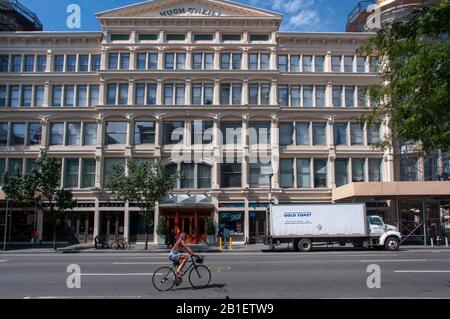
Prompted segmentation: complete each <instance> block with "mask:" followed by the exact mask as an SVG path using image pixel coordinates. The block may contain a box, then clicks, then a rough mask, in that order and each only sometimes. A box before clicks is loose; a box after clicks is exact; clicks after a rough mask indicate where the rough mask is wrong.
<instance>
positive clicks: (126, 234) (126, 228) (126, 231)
mask: <svg viewBox="0 0 450 319" xmlns="http://www.w3.org/2000/svg"><path fill="white" fill-rule="evenodd" d="M123 238H128V239H129V238H130V203H129V202H128V201H127V202H125V210H124V213H123Z"/></svg>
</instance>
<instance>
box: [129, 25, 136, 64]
mask: <svg viewBox="0 0 450 319" xmlns="http://www.w3.org/2000/svg"><path fill="white" fill-rule="evenodd" d="M133 33H134V34H135V35H136V31H133V32H132V35H133ZM132 41H133V42H135V40H132ZM130 70H136V48H135V47H133V48H131V50H130Z"/></svg>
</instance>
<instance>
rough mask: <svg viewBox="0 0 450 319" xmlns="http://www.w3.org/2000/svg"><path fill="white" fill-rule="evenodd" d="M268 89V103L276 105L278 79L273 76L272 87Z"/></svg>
mask: <svg viewBox="0 0 450 319" xmlns="http://www.w3.org/2000/svg"><path fill="white" fill-rule="evenodd" d="M270 91H271V92H270V96H271V98H270V105H278V81H277V79H275V78H273V79H272V87H271V89H270Z"/></svg>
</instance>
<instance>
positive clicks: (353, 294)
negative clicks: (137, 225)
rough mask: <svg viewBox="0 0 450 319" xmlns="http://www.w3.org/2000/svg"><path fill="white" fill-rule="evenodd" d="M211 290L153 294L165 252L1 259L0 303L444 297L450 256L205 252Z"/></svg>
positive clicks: (449, 283)
mask: <svg viewBox="0 0 450 319" xmlns="http://www.w3.org/2000/svg"><path fill="white" fill-rule="evenodd" d="M204 255H205V256H206V260H205V264H206V265H207V266H209V267H210V269H211V272H212V281H211V285H210V286H209V287H208V288H206V289H201V290H194V289H192V288H191V287H190V285H189V282H188V279H187V277H185V280H184V282H183V284H182V285H181V286H180V287H176V288H174V290H172V291H170V292H158V291H156V290H155V288H154V287H153V286H152V274H153V273H154V271H155V270H156V269H157V268H159V267H161V266H163V265H170V263H169V260H168V258H167V254H165V253H148V254H147V253H132V252H126V253H89V254H87V253H78V254H61V253H55V254H53V253H46V254H26V253H13V254H11V253H10V254H0V298H20V299H22V298H26V299H30V298H31V299H35V298H38V299H52V298H63V299H64V298H69V299H72V298H92V299H108V298H126V299H127V298H164V299H166V298H175V299H185V298H191V299H202V298H226V297H229V298H232V299H233V298H236V299H241V298H257V299H259V298H275V299H278V298H282V299H285V298H289V299H291V298H293V299H299V298H301V299H304V298H450V250H448V249H427V248H422V249H408V248H404V247H403V248H402V249H401V250H400V251H398V252H394V253H391V252H385V251H371V250H353V249H350V250H349V249H346V250H342V249H341V250H340V249H334V250H331V249H330V250H320V249H318V250H316V251H314V252H312V253H296V252H293V251H286V250H284V251H283V250H281V251H275V252H261V251H255V252H227V253H225V252H224V253H214V254H212V253H206V254H204ZM71 264H77V265H79V267H80V268H81V273H82V275H81V288H80V289H69V288H68V287H67V285H66V281H67V278H68V276H69V275H70V273H67V272H66V270H67V266H68V265H71ZM373 264H375V265H379V266H380V268H381V288H379V289H378V288H373V289H369V288H368V286H367V283H366V282H367V278H368V277H369V276H370V275H371V272H370V273H369V272H367V267H368V266H369V265H373Z"/></svg>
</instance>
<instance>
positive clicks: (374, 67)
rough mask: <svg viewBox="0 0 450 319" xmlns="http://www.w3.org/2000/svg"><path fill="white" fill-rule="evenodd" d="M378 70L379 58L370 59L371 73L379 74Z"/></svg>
mask: <svg viewBox="0 0 450 319" xmlns="http://www.w3.org/2000/svg"><path fill="white" fill-rule="evenodd" d="M378 68H379V62H378V57H375V56H373V57H370V67H369V69H370V72H372V73H377V72H378Z"/></svg>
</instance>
